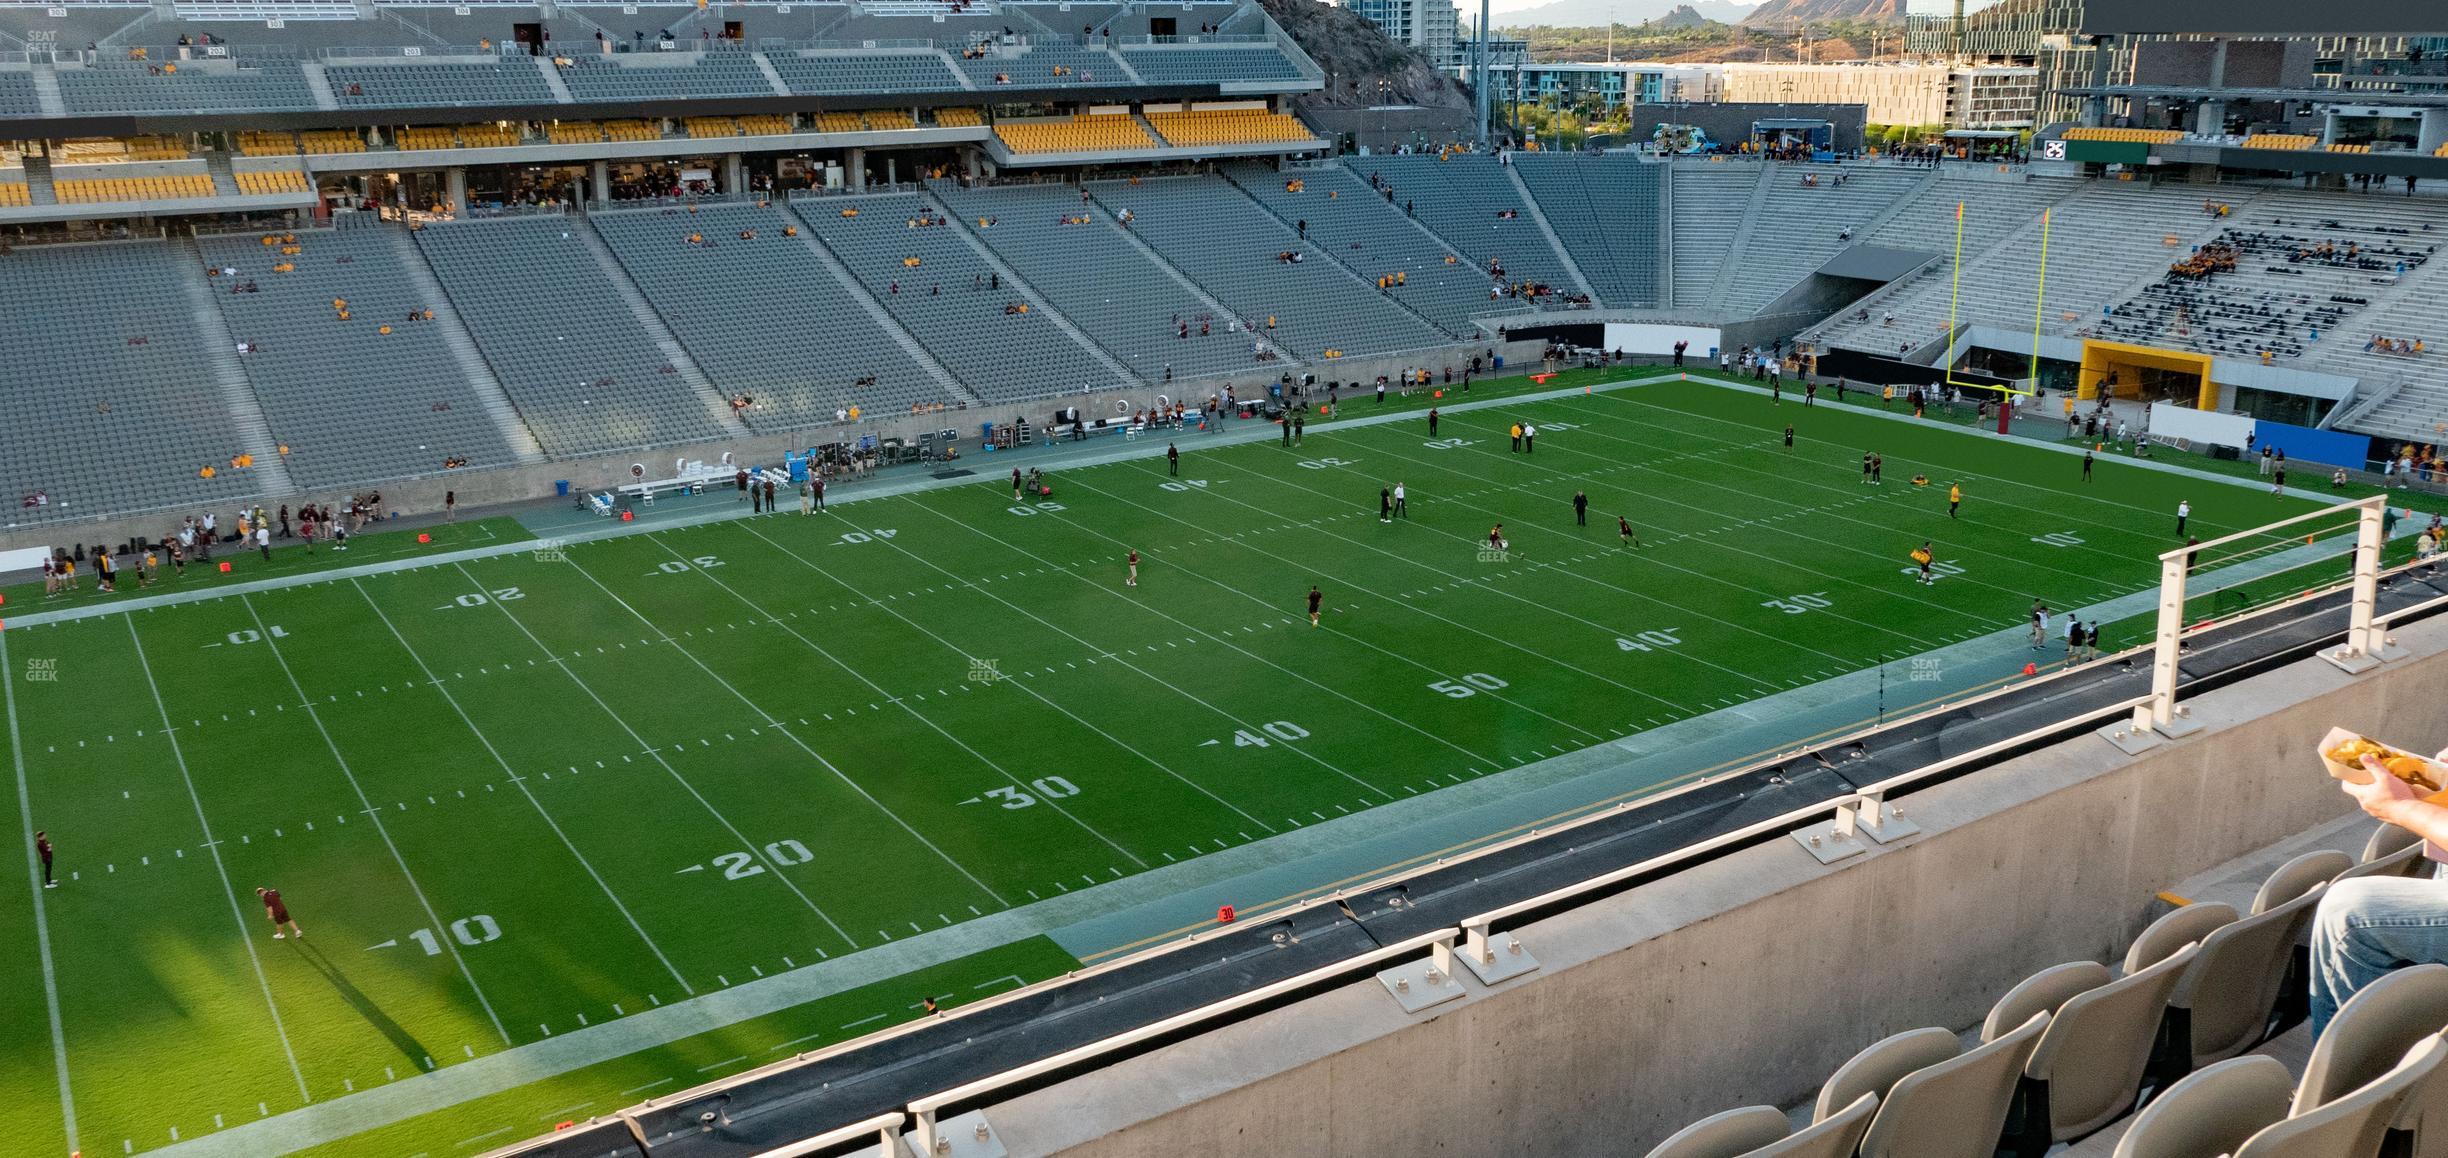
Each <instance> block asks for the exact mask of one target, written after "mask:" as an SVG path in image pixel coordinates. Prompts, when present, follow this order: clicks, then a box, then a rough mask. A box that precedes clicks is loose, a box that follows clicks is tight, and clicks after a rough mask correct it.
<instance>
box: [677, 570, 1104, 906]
mask: <svg viewBox="0 0 2448 1158" xmlns="http://www.w3.org/2000/svg"><path fill="white" fill-rule="evenodd" d="M739 525H741V526H744V527H748V533H749V534H752V535H755V536H756V537H757V538H759V539H764V541H765V542H767V543H769V544H772V545H773V546H774V547H775V549H777V550H781V551H782V553H783V554H785V555H790V556H791V558H792V559H793V560H796V561H797V562H800V563H803V564H806V565H807V566H809V567H815V564H813V563H808V562H807V560H805V559H801V558H799V557H798V556H797V555H795V554H792V552H790V551H789V550H787V549H784V548H782V546H781V544H779V543H774V541H773V540H771V539H766V538H765V536H764V534H763V533H761V532H759V531H757V530H756V528H755V527H753V526H749V524H746V523H742V524H739ZM648 538H650V539H653V540H654V542H655V543H656V544H657V545H658V546H661V547H662V548H663V549H664V550H666V551H672V554H673V557H674V558H685V556H682V555H680V554H679V552H678V551H676V550H673V548H672V545H671V544H670V543H666V542H664V541H663V539H662V538H660V537H659V536H653V535H649V536H648ZM696 570H697V573H698V574H699V575H703V576H705V577H706V578H707V579H708V580H710V581H712V582H713V584H714V585H715V586H716V587H720V588H722V589H723V591H724V592H725V593H726V594H729V595H730V596H731V597H732V598H733V599H737V600H739V601H740V602H741V603H743V604H745V605H747V607H748V609H749V610H750V611H754V612H756V613H757V614H758V615H760V616H763V617H764V618H765V620H766V621H767V622H769V623H772V624H773V625H774V626H776V627H779V628H781V629H782V630H783V631H785V632H787V633H789V635H790V637H791V638H792V639H796V640H798V641H799V642H800V643H801V644H803V645H805V646H806V647H807V649H808V650H810V651H813V652H815V653H816V654H818V655H821V656H823V657H824V658H825V662H827V663H830V664H832V665H833V666H835V667H837V668H840V669H841V670H842V671H844V672H846V673H848V674H849V676H850V678H852V679H855V680H857V681H858V682H860V683H863V684H865V685H867V687H868V690H870V691H873V692H874V693H875V694H877V695H879V696H882V697H884V699H885V700H886V701H887V702H889V703H891V704H892V705H893V706H895V707H897V708H900V709H901V711H902V712H903V713H905V714H907V715H908V716H909V717H910V718H911V719H913V720H916V721H918V722H919V723H921V724H924V725H926V726H927V727H928V728H930V729H932V730H933V731H934V732H935V734H936V735H939V736H942V737H943V738H944V739H946V740H949V741H951V742H952V744H953V746H954V747H957V748H959V749H960V750H961V751H963V752H967V753H968V754H969V755H970V757H971V758H972V759H975V760H976V761H978V762H979V763H981V764H984V765H985V766H987V767H989V768H992V769H994V771H995V775H997V776H1001V777H1002V778H1003V781H1004V783H1006V784H1009V785H1011V786H1012V787H1013V788H1015V789H1020V790H1022V791H1026V789H1027V787H1028V786H1027V785H1026V784H1024V783H1022V782H1021V780H1020V778H1019V777H1017V776H1014V775H1012V774H1011V770H1010V769H1007V768H1005V767H1003V765H1001V764H999V763H996V762H995V760H994V759H993V758H992V757H989V756H988V755H986V754H985V753H984V752H980V751H978V750H977V749H976V748H974V747H971V746H970V744H969V742H968V741H966V740H963V739H961V738H960V737H959V736H956V735H953V734H952V732H951V730H950V729H948V728H945V727H944V726H943V725H941V724H938V723H936V722H935V721H933V720H931V719H928V718H927V716H926V714H925V713H923V712H921V711H919V710H918V709H917V708H914V707H911V706H910V704H909V701H908V700H907V699H905V698H903V697H901V696H896V695H894V694H892V692H891V691H889V690H887V689H886V688H885V687H884V686H883V685H882V684H879V683H877V682H875V681H874V680H872V679H869V678H867V673H865V672H863V671H860V670H859V669H857V668H855V667H852V666H851V665H849V664H847V663H844V662H842V660H841V659H840V657H838V656H835V655H834V654H833V653H832V652H830V651H827V650H825V647H824V645H822V644H820V643H817V642H816V641H815V640H812V639H809V638H808V637H807V636H804V635H801V634H800V633H799V632H798V630H797V629H796V628H793V627H792V626H791V625H790V624H788V623H785V622H783V621H782V619H781V618H780V617H778V616H776V615H774V614H773V613H772V612H770V611H767V610H765V609H764V608H763V607H761V606H758V605H757V602H756V601H755V600H753V599H750V598H748V597H747V596H745V595H742V594H740V593H739V591H738V589H736V588H734V587H732V586H731V585H730V584H728V583H725V582H723V581H722V580H720V579H716V578H714V574H713V572H710V571H707V570H706V569H705V568H702V567H700V568H697V569H696ZM817 574H820V575H824V576H825V578H826V579H832V580H833V582H834V583H835V585H836V586H839V587H841V588H842V589H843V590H844V591H848V592H850V593H851V594H852V595H855V596H858V598H860V599H862V600H866V602H867V603H869V604H870V605H872V606H874V607H877V608H879V609H881V610H883V611H885V612H887V613H888V614H891V615H892V616H893V617H895V618H897V619H901V620H902V621H903V622H908V617H906V616H903V615H901V613H900V612H897V611H893V610H892V608H890V607H888V606H886V605H885V604H884V603H883V602H882V601H881V600H876V599H868V598H867V596H866V595H864V594H862V593H860V592H859V591H857V590H855V589H853V588H851V587H850V586H848V585H847V584H843V583H841V581H840V580H838V579H833V576H831V575H829V574H825V572H824V571H823V570H822V569H821V568H818V569H817ZM929 634H930V635H931V634H932V633H931V632H930V633H929ZM936 638H937V640H938V642H941V637H940V636H938V637H936ZM946 646H950V645H949V644H946ZM953 650H954V651H955V652H957V653H959V654H960V655H961V658H963V659H971V658H973V657H971V656H969V655H968V654H967V653H965V652H960V651H959V649H958V648H954V649H953ZM692 658H694V657H692ZM700 666H702V665H700ZM1022 690H1026V689H1025V688H1023V689H1022ZM1029 694H1030V695H1035V694H1036V693H1035V692H1030V693H1029ZM791 740H792V741H793V742H794V743H797V744H799V746H800V747H801V748H803V749H806V750H807V752H808V754H809V755H811V756H814V755H815V754H816V753H815V749H813V748H809V747H808V745H807V743H806V742H805V741H803V740H801V739H800V738H799V737H798V736H797V735H792V736H791ZM816 759H817V760H818V761H819V762H820V763H823V764H824V765H825V767H827V768H831V767H832V766H833V765H832V762H831V761H828V760H825V758H824V757H822V756H817V757H816ZM835 774H836V775H839V773H838V772H836V773H835ZM843 779H845V780H846V779H848V777H843ZM852 787H857V786H856V785H852ZM860 792H861V794H862V795H864V794H865V789H860ZM868 799H869V800H870V801H873V802H875V804H876V807H878V808H883V807H884V805H883V803H882V802H880V801H875V798H874V797H872V796H869V797H868ZM1038 799H1039V801H1040V802H1041V803H1043V804H1045V805H1046V806H1047V807H1049V808H1052V809H1053V810H1054V811H1055V812H1056V813H1057V814H1059V815H1061V816H1062V818H1063V819H1065V820H1068V821H1070V822H1071V823H1073V824H1075V825H1078V826H1079V829H1080V831H1082V832H1085V833H1087V834H1088V835H1090V836H1093V837H1095V838H1097V839H1098V840H1099V841H1102V842H1104V844H1105V847H1107V848H1110V849H1112V850H1114V851H1115V852H1118V853H1121V854H1122V855H1123V856H1125V857H1128V858H1130V862H1131V863H1132V864H1135V865H1138V866H1139V867H1140V868H1146V867H1147V862H1146V861H1144V860H1141V859H1140V858H1139V854H1137V853H1135V852H1132V851H1131V850H1129V849H1127V848H1124V847H1123V846H1122V845H1121V843H1120V842H1118V841H1116V840H1114V839H1113V838H1112V837H1110V836H1107V835H1105V834H1104V833H1102V832H1099V831H1097V830H1096V826H1094V825H1091V824H1089V823H1088V822H1087V821H1085V820H1082V819H1080V818H1079V817H1078V816H1076V815H1074V814H1073V813H1072V812H1071V810H1070V809H1068V808H1065V807H1063V805H1062V802H1061V801H1059V800H1055V799H1053V798H1051V797H1048V796H1044V795H1042V794H1040V795H1039V797H1038ZM885 811H886V813H887V815H891V810H890V809H886V810H885ZM893 819H895V820H899V819H900V817H899V816H894V817H893ZM901 827H903V828H905V829H909V830H910V835H912V836H918V833H917V830H916V829H912V828H910V826H909V825H908V824H907V823H903V824H902V826H901ZM918 839H919V841H920V842H921V843H925V844H926V845H927V847H928V848H934V847H935V846H934V844H932V843H931V842H927V840H926V838H925V837H923V836H919V837H918ZM936 855H937V856H942V857H943V858H944V859H945V860H946V861H950V860H951V859H952V858H951V857H950V856H949V855H947V854H945V853H944V852H943V851H942V850H941V849H937V850H936ZM952 867H954V868H960V867H961V866H960V865H959V864H958V863H954V864H953V866H952ZM961 873H962V875H964V876H968V875H969V874H968V870H967V869H961ZM969 879H970V880H971V881H973V882H977V883H978V887H979V888H985V884H984V882H981V881H978V880H977V878H976V877H974V876H970V877H969ZM986 895H987V896H990V897H994V898H995V900H996V901H998V902H1000V903H1003V904H1009V903H1010V902H1008V901H1004V900H1003V898H1002V897H1001V896H1000V895H999V894H997V893H996V892H995V891H994V890H993V889H986Z"/></svg>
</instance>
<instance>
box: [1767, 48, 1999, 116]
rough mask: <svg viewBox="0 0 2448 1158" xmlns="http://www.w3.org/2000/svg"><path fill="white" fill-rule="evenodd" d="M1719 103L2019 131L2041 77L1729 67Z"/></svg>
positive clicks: (1979, 69)
mask: <svg viewBox="0 0 2448 1158" xmlns="http://www.w3.org/2000/svg"><path fill="white" fill-rule="evenodd" d="M1723 67H1724V69H1725V92H1724V96H1723V99H1725V100H1728V101H1735V102H1747V103H1754V104H1846V105H1862V106H1864V107H1865V108H1867V109H1868V112H1869V118H1870V122H1871V123H1872V124H1882V125H1944V126H1946V127H1948V128H1950V129H2023V128H2030V127H2032V126H2033V124H2034V123H2035V118H2036V117H2037V116H2038V112H2039V96H2040V70H2039V69H2038V68H2035V67H2031V66H2027V65H1949V64H1919V63H1885V62H1881V63H1852V64H1728V65H1725V66H1723Z"/></svg>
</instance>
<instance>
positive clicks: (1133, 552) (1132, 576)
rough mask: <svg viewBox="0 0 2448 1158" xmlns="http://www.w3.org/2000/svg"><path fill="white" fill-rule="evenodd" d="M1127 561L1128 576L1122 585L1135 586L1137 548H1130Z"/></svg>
mask: <svg viewBox="0 0 2448 1158" xmlns="http://www.w3.org/2000/svg"><path fill="white" fill-rule="evenodd" d="M1128 562H1129V563H1130V578H1129V579H1128V580H1126V581H1125V582H1124V583H1123V584H1122V585H1123V586H1125V587H1137V586H1138V585H1139V548H1137V547H1133V548H1131V553H1130V559H1129V560H1128Z"/></svg>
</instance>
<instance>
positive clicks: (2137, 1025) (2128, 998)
mask: <svg viewBox="0 0 2448 1158" xmlns="http://www.w3.org/2000/svg"><path fill="white" fill-rule="evenodd" d="M2199 953H2200V947H2199V946H2197V945H2187V946H2184V947H2182V948H2180V949H2178V950H2177V951H2175V952H2174V953H2170V954H2168V955H2167V956H2166V957H2163V958H2161V959H2160V960H2159V961H2158V962H2157V963H2155V964H2153V965H2151V966H2150V967H2149V968H2147V969H2144V970H2142V971H2141V972H2139V973H2132V974H2128V975H2126V976H2124V977H2121V978H2118V979H2117V980H2115V981H2112V982H2109V983H2108V984H2106V985H2101V986H2099V987H2097V988H2093V989H2089V990H2086V991H2084V992H2081V993H2077V994H2075V995H2073V996H2072V997H2069V998H2067V999H2066V1001H2065V1002H2064V1004H2063V1005H2061V1006H2059V1007H2058V1008H2057V1010H2056V1011H2055V1012H2054V1014H2053V1016H2051V1017H2050V1019H2049V1023H2048V1029H2047V1031H2046V1032H2044V1033H2042V1034H2041V1035H2040V1042H2039V1044H2038V1045H2036V1046H2034V1047H2033V1049H2032V1054H2031V1059H2030V1060H2029V1061H2027V1062H2025V1063H2024V1067H2023V1078H2024V1081H2023V1094H2024V1106H2025V1111H2026V1113H2025V1117H2026V1122H2027V1125H2026V1127H2025V1132H2026V1136H2027V1137H2028V1138H2029V1139H2030V1140H2031V1141H2032V1142H2034V1143H2037V1145H2035V1146H2033V1147H2032V1149H2034V1150H2045V1149H2047V1143H2049V1142H2066V1141H2071V1140H2073V1139H2076V1138H2080V1137H2082V1136H2084V1135H2086V1134H2089V1133H2091V1132H2092V1131H2094V1130H2097V1129H2099V1128H2100V1127H2102V1126H2105V1125H2107V1124H2108V1123H2110V1122H2112V1121H2115V1120H2116V1119H2117V1118H2120V1117H2123V1116H2124V1115H2125V1113H2126V1111H2128V1110H2130V1109H2132V1108H2133V1104H2134V1099H2135V1098H2136V1097H2138V1096H2139V1095H2140V1093H2141V1090H2142V1078H2143V1074H2144V1073H2145V1072H2146V1071H2147V1070H2148V1068H2149V1066H2150V1060H2151V1047H2152V1045H2153V1044H2154V1043H2155V1042H2157V1040H2158V1038H2159V1026H2160V1022H2161V1021H2162V1020H2163V1019H2164V1015H2165V1013H2166V1011H2167V1004H2168V995H2169V994H2170V993H2173V992H2175V989H2176V986H2177V983H2178V982H2180V981H2182V980H2183V979H2184V977H2185V970H2186V969H2187V967H2189V966H2190V965H2192V963H2193V962H2194V960H2195V959H2196V958H2197V956H2198V954H2199Z"/></svg>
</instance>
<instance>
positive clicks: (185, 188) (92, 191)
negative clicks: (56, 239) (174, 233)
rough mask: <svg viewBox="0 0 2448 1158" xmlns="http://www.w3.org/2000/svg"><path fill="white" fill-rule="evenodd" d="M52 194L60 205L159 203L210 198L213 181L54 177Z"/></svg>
mask: <svg viewBox="0 0 2448 1158" xmlns="http://www.w3.org/2000/svg"><path fill="white" fill-rule="evenodd" d="M51 195H52V196H53V197H56V198H58V199H59V201H60V203H61V204H63V205H90V204H95V203H99V202H105V201H162V200H168V199H171V198H187V197H210V196H212V195H213V180H212V177H211V176H210V175H209V174H204V173H176V174H168V175H164V176H157V177H99V178H83V179H80V178H54V179H53V180H52V182H51Z"/></svg>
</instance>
